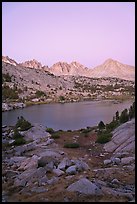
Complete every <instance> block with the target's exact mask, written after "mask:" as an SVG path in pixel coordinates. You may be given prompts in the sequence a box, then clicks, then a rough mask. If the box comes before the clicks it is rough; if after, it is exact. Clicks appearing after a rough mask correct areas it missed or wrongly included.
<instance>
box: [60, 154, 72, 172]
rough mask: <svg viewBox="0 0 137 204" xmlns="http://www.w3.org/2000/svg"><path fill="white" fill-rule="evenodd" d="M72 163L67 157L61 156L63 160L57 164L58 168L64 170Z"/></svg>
mask: <svg viewBox="0 0 137 204" xmlns="http://www.w3.org/2000/svg"><path fill="white" fill-rule="evenodd" d="M71 165H72V161H71V160H70V159H68V158H66V157H65V158H63V160H62V161H61V162H60V164H59V165H58V168H59V169H61V170H65V169H66V168H67V167H69V166H71Z"/></svg>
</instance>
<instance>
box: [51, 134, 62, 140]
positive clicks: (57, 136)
mask: <svg viewBox="0 0 137 204" xmlns="http://www.w3.org/2000/svg"><path fill="white" fill-rule="evenodd" d="M51 137H52V138H53V139H58V138H60V136H59V135H58V134H57V133H55V134H53V135H52V136H51Z"/></svg>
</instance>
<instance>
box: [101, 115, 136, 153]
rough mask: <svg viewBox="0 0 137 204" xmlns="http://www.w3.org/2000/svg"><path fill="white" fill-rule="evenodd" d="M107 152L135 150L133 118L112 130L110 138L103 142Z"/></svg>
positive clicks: (131, 151) (132, 151)
mask: <svg viewBox="0 0 137 204" xmlns="http://www.w3.org/2000/svg"><path fill="white" fill-rule="evenodd" d="M104 149H105V151H107V152H114V153H118V152H120V153H121V152H129V153H134V152H135V119H132V120H131V121H128V122H126V123H124V124H122V125H121V126H119V127H118V128H116V129H115V130H114V131H113V137H112V140H111V141H110V142H108V143H106V144H105V146H104Z"/></svg>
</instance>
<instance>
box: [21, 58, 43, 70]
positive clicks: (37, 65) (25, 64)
mask: <svg viewBox="0 0 137 204" xmlns="http://www.w3.org/2000/svg"><path fill="white" fill-rule="evenodd" d="M20 65H21V66H23V67H30V68H36V69H37V68H38V69H39V68H42V64H41V63H40V62H38V61H37V60H35V59H32V60H28V61H25V62H23V63H20Z"/></svg>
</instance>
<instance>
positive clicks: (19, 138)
mask: <svg viewBox="0 0 137 204" xmlns="http://www.w3.org/2000/svg"><path fill="white" fill-rule="evenodd" d="M13 138H14V139H15V141H14V143H13V144H14V145H17V146H19V145H22V144H25V143H26V140H25V139H24V138H23V136H22V135H21V134H20V133H19V131H18V129H17V128H15V129H14V135H13Z"/></svg>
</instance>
